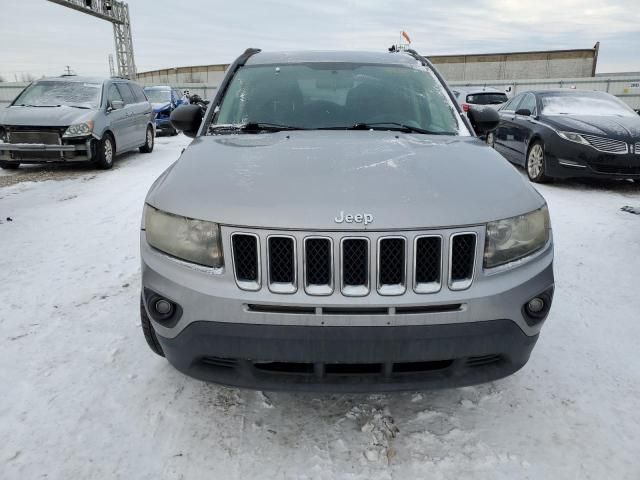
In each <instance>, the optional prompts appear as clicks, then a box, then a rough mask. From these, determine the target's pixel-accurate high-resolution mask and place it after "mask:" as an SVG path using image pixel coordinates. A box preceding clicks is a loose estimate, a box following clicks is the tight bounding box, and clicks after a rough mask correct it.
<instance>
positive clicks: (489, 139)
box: [487, 132, 496, 148]
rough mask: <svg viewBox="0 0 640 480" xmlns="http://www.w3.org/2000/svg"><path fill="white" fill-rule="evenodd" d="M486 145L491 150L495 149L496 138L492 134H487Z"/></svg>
mask: <svg viewBox="0 0 640 480" xmlns="http://www.w3.org/2000/svg"><path fill="white" fill-rule="evenodd" d="M487 145H489V146H490V147H491V148H496V136H495V134H494V133H493V132H489V133H487Z"/></svg>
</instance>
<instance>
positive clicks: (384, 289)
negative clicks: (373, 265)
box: [378, 237, 407, 295]
mask: <svg viewBox="0 0 640 480" xmlns="http://www.w3.org/2000/svg"><path fill="white" fill-rule="evenodd" d="M406 243H407V242H406V240H405V239H404V238H403V237H383V238H380V239H379V240H378V292H380V294H381V295H402V294H403V293H404V292H405V290H406V283H407V282H406V277H407V275H406V273H407V267H406V257H407V255H406V249H407V247H406Z"/></svg>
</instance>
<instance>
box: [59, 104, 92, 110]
mask: <svg viewBox="0 0 640 480" xmlns="http://www.w3.org/2000/svg"><path fill="white" fill-rule="evenodd" d="M58 106H60V105H58ZM65 106H66V107H71V108H81V109H83V110H91V107H84V106H82V105H65Z"/></svg>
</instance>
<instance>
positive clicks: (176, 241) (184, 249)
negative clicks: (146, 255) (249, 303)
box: [144, 205, 223, 268]
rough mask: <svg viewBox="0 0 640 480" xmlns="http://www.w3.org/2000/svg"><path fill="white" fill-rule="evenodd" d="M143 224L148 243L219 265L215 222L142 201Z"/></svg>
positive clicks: (219, 247)
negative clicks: (172, 211)
mask: <svg viewBox="0 0 640 480" xmlns="http://www.w3.org/2000/svg"><path fill="white" fill-rule="evenodd" d="M144 228H145V230H146V236H147V242H148V243H149V245H151V246H152V247H154V248H156V249H158V250H160V251H162V252H165V253H168V254H169V255H172V256H174V257H177V258H180V259H182V260H186V261H187V262H192V263H197V264H199V265H205V266H207V267H216V268H217V267H221V266H222V263H223V258H222V247H221V245H220V227H219V225H218V224H217V223H212V222H206V221H203V220H194V219H192V218H186V217H181V216H179V215H173V214H171V213H166V212H163V211H161V210H158V209H157V208H153V207H151V206H149V205H145V207H144Z"/></svg>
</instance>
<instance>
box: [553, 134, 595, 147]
mask: <svg viewBox="0 0 640 480" xmlns="http://www.w3.org/2000/svg"><path fill="white" fill-rule="evenodd" d="M558 135H560V137H562V138H564V139H565V140H569V141H570V142H575V143H581V144H583V145H590V143H589V142H587V141H586V140H585V138H584V137H583V136H582V135H580V134H579V133H573V132H558Z"/></svg>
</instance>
